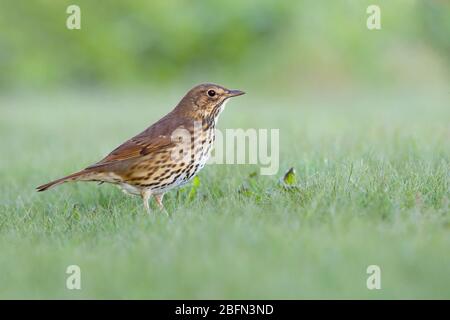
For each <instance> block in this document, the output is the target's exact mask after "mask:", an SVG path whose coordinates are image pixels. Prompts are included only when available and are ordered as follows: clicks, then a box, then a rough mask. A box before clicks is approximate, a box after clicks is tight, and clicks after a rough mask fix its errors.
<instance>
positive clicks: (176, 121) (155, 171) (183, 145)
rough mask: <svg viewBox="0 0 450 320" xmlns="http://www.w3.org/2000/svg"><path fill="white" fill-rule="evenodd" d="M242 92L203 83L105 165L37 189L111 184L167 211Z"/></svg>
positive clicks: (204, 157)
mask: <svg viewBox="0 0 450 320" xmlns="http://www.w3.org/2000/svg"><path fill="white" fill-rule="evenodd" d="M242 94H244V92H242V91H239V90H229V89H226V88H224V87H222V86H219V85H215V84H201V85H198V86H196V87H194V88H192V89H191V90H190V91H189V92H188V93H187V94H186V95H185V96H184V97H183V99H181V101H180V102H179V103H178V105H177V106H176V107H175V108H174V109H173V110H172V111H171V112H170V113H169V114H167V115H166V116H164V117H163V118H162V119H160V120H159V121H158V122H156V123H155V124H153V125H152V126H150V127H148V128H147V129H146V130H144V131H143V132H141V133H140V134H138V135H136V136H135V137H133V138H131V139H130V140H128V141H126V142H125V143H123V144H121V145H120V146H119V147H117V148H116V149H114V150H113V151H112V152H111V153H110V154H109V155H108V156H106V157H105V158H104V159H102V160H101V161H99V162H97V163H95V164H93V165H91V166H89V167H87V168H86V169H84V170H81V171H79V172H76V173H73V174H71V175H68V176H66V177H63V178H61V179H57V180H55V181H52V182H49V183H47V184H44V185H42V186H39V187H37V190H38V191H45V190H47V189H49V188H51V187H54V186H56V185H59V184H62V183H64V182H68V181H98V182H101V183H103V182H108V183H113V184H116V185H119V186H120V187H121V188H122V189H123V190H124V191H126V192H128V193H131V194H137V195H140V196H142V198H143V200H144V206H145V207H146V209H147V210H148V211H150V209H149V205H148V200H149V198H150V197H151V196H152V195H153V196H154V197H155V199H156V201H157V203H158V205H159V206H160V207H161V208H163V205H162V198H163V195H164V193H165V192H167V191H168V190H170V189H172V188H174V187H177V186H180V185H183V184H185V183H186V182H188V181H189V180H190V179H192V178H193V177H194V176H195V175H196V174H197V173H198V171H199V170H200V169H201V168H203V166H204V165H205V163H206V161H207V159H208V157H209V154H210V152H211V148H212V145H213V143H214V138H215V135H214V130H215V125H216V122H217V119H218V117H219V115H220V113H221V111H222V110H223V108H224V106H225V102H226V101H227V99H228V98H230V97H234V96H239V95H242Z"/></svg>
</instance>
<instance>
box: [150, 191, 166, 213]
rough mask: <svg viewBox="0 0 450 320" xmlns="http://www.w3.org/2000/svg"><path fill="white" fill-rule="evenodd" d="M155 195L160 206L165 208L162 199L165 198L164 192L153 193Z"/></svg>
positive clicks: (162, 208)
mask: <svg viewBox="0 0 450 320" xmlns="http://www.w3.org/2000/svg"><path fill="white" fill-rule="evenodd" d="M153 196H154V197H155V200H156V203H157V204H158V207H159V208H160V209H161V210H165V208H164V205H163V203H162V199H163V197H164V193H158V194H155V195H153Z"/></svg>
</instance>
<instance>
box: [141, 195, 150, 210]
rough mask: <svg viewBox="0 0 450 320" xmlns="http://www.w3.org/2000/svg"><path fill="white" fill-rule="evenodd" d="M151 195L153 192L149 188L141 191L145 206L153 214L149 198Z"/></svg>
mask: <svg viewBox="0 0 450 320" xmlns="http://www.w3.org/2000/svg"><path fill="white" fill-rule="evenodd" d="M151 195H152V193H151V191H149V190H142V191H141V196H142V200H143V201H144V207H145V209H146V210H147V212H148V214H151V211H150V205H149V203H148V200H149V199H150V196H151Z"/></svg>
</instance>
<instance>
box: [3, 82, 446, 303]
mask: <svg viewBox="0 0 450 320" xmlns="http://www.w3.org/2000/svg"><path fill="white" fill-rule="evenodd" d="M257 97H258V94H255V93H252V92H250V94H248V95H247V96H244V97H241V98H239V99H236V100H235V101H233V102H231V103H230V104H228V106H227V110H225V112H224V113H223V115H222V117H221V121H220V127H221V128H238V127H241V128H279V129H280V139H281V141H280V171H279V173H278V174H277V175H276V176H256V177H249V175H250V173H252V172H254V171H255V170H257V167H256V166H249V165H208V166H206V168H205V169H203V171H202V172H201V173H200V175H199V177H200V186H199V187H198V190H197V194H196V196H195V198H194V199H192V200H189V197H188V193H189V192H186V191H189V189H190V188H191V186H189V185H188V186H186V187H185V188H184V191H181V192H178V193H177V192H176V191H172V192H170V193H169V194H168V195H167V198H166V199H165V204H166V207H167V209H168V211H169V212H170V213H171V218H167V217H165V216H164V215H162V214H158V212H157V211H156V208H155V206H154V205H153V208H154V209H155V214H156V216H154V217H149V216H148V215H146V214H145V212H144V210H143V208H142V203H141V200H140V199H138V198H133V197H128V196H126V195H124V194H123V193H122V192H120V191H119V190H117V189H116V188H115V187H113V186H108V185H102V186H97V185H95V184H89V183H79V184H66V185H63V186H61V187H59V188H57V189H54V190H52V191H49V192H45V193H42V194H38V193H36V192H35V191H34V188H35V187H36V186H37V185H39V184H42V183H44V182H47V181H49V180H51V179H53V178H57V177H59V176H62V175H64V174H67V173H70V172H72V171H75V170H77V169H80V168H82V167H84V166H86V165H88V164H90V163H92V162H94V161H97V160H99V159H100V158H101V157H102V156H103V155H105V154H106V153H107V152H108V151H110V150H111V149H112V148H114V147H115V146H117V145H118V144H119V143H121V142H122V141H124V140H125V139H127V138H129V137H130V136H131V135H133V134H135V133H137V132H139V131H140V130H141V129H143V128H145V127H146V126H147V125H148V124H150V123H152V122H153V121H155V120H157V119H158V118H159V117H160V116H161V115H163V114H164V113H165V112H167V111H168V106H169V105H170V104H172V105H173V104H174V103H175V102H176V101H177V99H178V97H177V96H176V95H174V94H172V95H170V94H169V95H160V96H157V98H156V99H155V95H153V94H149V93H147V94H143V93H138V94H136V93H131V92H130V93H126V92H116V93H107V92H103V93H98V92H97V93H86V92H85V93H75V92H74V93H70V92H69V93H67V92H66V93H59V94H56V93H50V94H48V95H31V94H30V95H19V94H15V95H14V94H12V95H9V96H3V97H2V98H1V101H0V105H1V110H0V111H1V118H0V136H1V140H0V141H1V150H2V151H3V154H2V156H1V157H0V178H1V182H2V183H1V185H0V188H1V190H0V191H1V192H0V252H1V254H0V283H1V288H0V298H64V299H72V298H74V299H78V298H139V299H140V298H156V299H161V298H211V299H214V298H256V299H258V298H286V299H300V298H332V299H334V298H344V299H346V298H369V299H379V298H394V299H398V298H426V299H428V298H449V297H450V274H449V270H450V255H449V254H448V248H449V247H450V212H449V198H450V194H449V193H450V192H449V182H450V179H449V178H450V175H449V165H450V142H449V137H450V127H449V122H448V119H450V108H449V107H448V106H449V102H450V101H449V96H448V93H446V92H445V90H442V91H439V90H437V89H436V90H427V89H422V90H415V91H414V92H410V91H407V92H406V91H401V90H396V91H392V92H374V91H369V92H367V91H361V92H357V93H355V92H353V93H351V94H350V93H348V94H345V93H340V94H337V93H334V94H329V95H326V94H325V95H324V94H323V93H321V92H320V93H319V92H318V93H314V92H311V93H310V94H308V95H305V94H304V95H299V96H298V97H291V98H285V97H279V98H275V97H272V98H270V97H269V98H267V99H263V98H257ZM255 115H257V116H255ZM289 167H295V168H296V171H297V176H296V178H297V182H298V188H297V190H294V191H284V190H282V189H280V188H279V187H278V181H279V178H280V177H281V176H282V175H283V173H284V172H285V171H286V170H287V169H288V168H289ZM242 185H248V186H249V188H250V191H251V192H249V193H246V194H242V193H239V192H238V190H239V188H240V187H241V186H242ZM72 264H76V265H79V266H80V267H81V272H82V284H81V285H82V290H79V291H77V290H67V289H66V287H65V283H66V277H67V275H66V274H65V270H66V268H67V266H68V265H72ZM372 264H375V265H379V266H380V268H381V272H382V280H381V283H382V284H381V285H382V289H381V290H368V289H367V288H366V279H367V277H368V275H367V274H366V268H367V266H369V265H372Z"/></svg>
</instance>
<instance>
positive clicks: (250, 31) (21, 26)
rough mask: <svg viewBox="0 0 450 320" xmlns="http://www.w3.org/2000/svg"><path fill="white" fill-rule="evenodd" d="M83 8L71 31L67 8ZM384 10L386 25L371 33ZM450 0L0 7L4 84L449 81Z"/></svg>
mask: <svg viewBox="0 0 450 320" xmlns="http://www.w3.org/2000/svg"><path fill="white" fill-rule="evenodd" d="M70 4H77V5H79V6H80V8H81V30H68V29H67V28H66V19H67V17H68V14H67V13H66V8H67V6H68V5H70ZM370 4H378V5H379V6H380V7H381V13H382V15H381V17H382V29H381V30H379V31H369V30H368V29H367V28H366V19H367V17H368V14H366V8H367V6H368V5H370ZM449 64H450V1H447V0H394V1H392V0H380V1H375V2H374V1H368V0H361V1H353V0H339V1H314V0H298V1H273V0H246V1H237V0H235V1H231V0H218V1H164V0H152V1H143V0H139V1H123V0H122V1H120V0H108V1H106V0H103V1H90V0H78V1H66V0H64V1H52V0H37V1H23V0H20V1H13V0H2V1H1V2H0V70H1V72H0V89H2V90H7V89H8V88H11V87H22V88H23V87H32V88H38V89H40V88H42V87H44V88H46V87H53V86H61V85H65V86H72V87H73V86H84V87H92V86H93V85H96V86H97V85H98V86H116V87H117V86H124V85H127V86H134V85H139V86H142V85H143V84H145V85H146V86H147V85H152V86H161V85H163V86H164V85H168V84H171V83H173V82H174V81H177V82H180V81H181V82H183V83H184V82H188V83H196V82H199V81H202V82H203V81H210V79H213V80H218V81H220V80H222V82H227V81H229V82H233V81H236V79H240V80H241V82H242V83H244V82H248V83H251V84H252V85H254V86H269V85H273V84H274V83H277V84H279V85H280V86H282V87H286V86H288V88H292V87H295V86H296V85H298V84H303V83H307V84H312V85H315V84H317V85H320V86H323V85H329V86H336V85H346V84H352V83H354V82H358V83H361V82H368V83H377V84H379V85H388V86H390V85H392V84H404V83H405V82H407V83H411V82H414V83H419V84H420V83H429V82H430V81H431V82H436V81H437V82H439V81H442V78H443V77H448V74H449Z"/></svg>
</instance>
